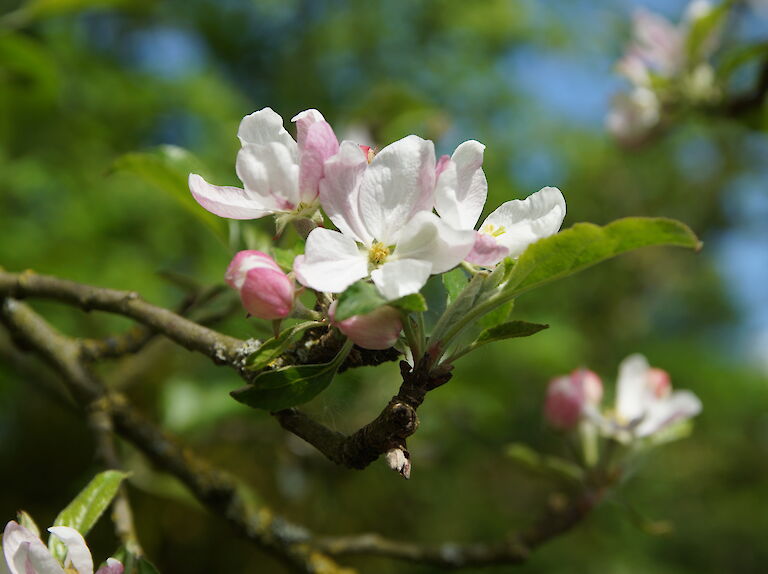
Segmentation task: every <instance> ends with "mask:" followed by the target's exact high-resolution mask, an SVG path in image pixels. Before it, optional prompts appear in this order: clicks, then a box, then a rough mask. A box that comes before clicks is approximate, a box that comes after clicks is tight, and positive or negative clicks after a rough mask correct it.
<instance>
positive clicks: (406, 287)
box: [371, 259, 432, 301]
mask: <svg viewBox="0 0 768 574" xmlns="http://www.w3.org/2000/svg"><path fill="white" fill-rule="evenodd" d="M431 271H432V266H431V265H430V264H429V263H428V262H426V261H419V260H416V259H398V260H397V261H387V262H386V263H385V264H384V265H382V266H381V267H379V268H378V269H374V270H373V271H371V279H373V282H374V284H375V285H376V287H378V288H379V292H380V293H381V294H382V295H383V296H384V298H385V299H386V300H387V301H394V300H395V299H399V298H400V297H405V296H406V295H410V294H411V293H418V292H419V290H420V289H421V288H422V287H424V284H425V283H426V282H427V279H429V274H430V272H431Z"/></svg>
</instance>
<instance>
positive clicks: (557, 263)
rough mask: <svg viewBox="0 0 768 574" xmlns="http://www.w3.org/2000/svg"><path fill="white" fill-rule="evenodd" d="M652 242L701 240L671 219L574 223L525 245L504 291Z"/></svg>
mask: <svg viewBox="0 0 768 574" xmlns="http://www.w3.org/2000/svg"><path fill="white" fill-rule="evenodd" d="M656 245H672V246H677V247H688V248H691V249H699V248H700V247H701V242H700V241H699V240H698V238H697V237H696V235H695V234H694V233H693V231H691V230H690V228H689V227H688V226H686V225H685V224H683V223H681V222H679V221H675V220H673V219H666V218H646V217H627V218H625V219H618V220H616V221H614V222H612V223H609V224H608V225H606V226H604V227H600V226H598V225H593V224H591V223H577V224H576V225H574V226H573V227H571V228H570V229H566V230H564V231H561V232H560V233H557V234H556V235H552V236H551V237H547V238H545V239H541V240H539V241H537V242H536V243H534V244H533V245H531V246H530V247H528V249H526V251H525V252H524V253H523V254H522V255H521V256H520V258H519V259H518V260H517V262H516V263H515V265H514V267H512V271H511V273H510V274H509V279H508V281H507V283H506V285H505V286H504V292H505V293H506V294H514V295H518V294H520V293H522V292H524V291H528V290H530V289H532V288H534V287H538V286H540V285H543V284H545V283H549V282H550V281H554V280H556V279H561V278H563V277H567V276H568V275H571V274H573V273H576V272H578V271H581V270H582V269H586V268H587V267H590V266H592V265H595V264H597V263H600V262H601V261H605V260H606V259H610V258H611V257H615V256H616V255H620V254H622V253H626V252H627V251H632V250H634V249H638V248H640V247H651V246H656Z"/></svg>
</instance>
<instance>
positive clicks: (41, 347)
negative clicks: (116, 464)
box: [0, 298, 337, 574]
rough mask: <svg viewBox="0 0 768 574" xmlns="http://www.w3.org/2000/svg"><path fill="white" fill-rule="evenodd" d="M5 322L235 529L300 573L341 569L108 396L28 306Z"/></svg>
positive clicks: (18, 307)
mask: <svg viewBox="0 0 768 574" xmlns="http://www.w3.org/2000/svg"><path fill="white" fill-rule="evenodd" d="M0 320H2V322H3V323H4V324H5V325H6V327H7V328H8V330H9V331H10V332H11V335H12V337H14V339H15V340H17V341H19V342H21V343H22V344H23V345H24V346H25V347H27V348H29V349H31V350H33V351H34V352H35V353H37V354H38V355H40V356H41V357H42V358H43V359H45V361H46V362H47V363H49V364H50V365H51V366H52V367H53V368H54V369H56V370H57V371H58V372H59V373H60V375H61V377H62V379H63V380H64V382H65V383H66V385H67V388H68V389H69V390H70V392H71V393H72V395H73V396H75V398H76V399H77V401H78V403H79V404H80V405H81V406H83V407H85V408H86V409H94V408H95V409H97V410H101V411H102V412H104V413H107V414H108V415H109V417H110V418H111V420H112V423H113V425H114V428H115V430H116V431H117V432H118V433H119V434H120V435H121V436H122V437H123V438H125V439H126V440H128V441H129V442H131V443H132V444H133V445H134V446H136V448H138V449H139V450H140V451H141V452H143V453H144V455H145V456H146V457H147V458H148V459H149V460H150V461H152V462H153V463H154V464H155V465H156V466H158V467H159V468H161V469H162V470H164V471H166V472H168V473H170V474H172V475H174V476H175V477H176V478H178V479H179V480H180V481H181V482H182V483H183V484H184V485H186V487H187V488H188V489H189V490H190V492H191V493H192V494H193V495H194V496H195V497H196V498H197V499H198V500H199V501H200V502H202V503H203V504H204V505H205V506H206V507H207V508H208V509H209V510H211V511H212V512H213V513H215V514H217V515H220V516H222V517H223V518H225V519H226V520H227V521H228V522H229V523H230V524H231V525H232V526H233V527H234V528H235V530H236V531H237V532H238V533H239V534H240V535H242V536H244V537H245V538H247V539H249V540H251V541H252V542H254V543H255V544H256V545H257V546H259V547H260V548H262V549H263V550H265V551H267V552H269V553H270V554H272V555H274V556H275V557H276V558H278V559H280V560H281V561H283V562H284V563H286V564H287V565H289V566H291V567H292V568H293V569H294V570H296V571H298V572H307V573H314V572H318V573H319V572H328V573H329V574H330V573H332V572H336V571H337V567H336V565H335V564H334V563H333V561H332V560H330V559H329V558H327V557H324V556H323V555H322V554H320V553H319V552H317V551H315V550H313V549H310V548H308V547H307V546H306V545H302V544H297V543H296V537H297V535H300V538H302V539H304V538H306V533H305V531H304V529H302V528H300V527H297V526H295V525H292V524H290V523H289V522H287V521H285V520H283V519H282V518H280V517H276V516H273V515H272V514H271V513H270V512H269V511H268V510H267V509H264V508H261V509H258V510H257V509H255V508H253V507H252V506H251V505H249V504H248V503H247V502H246V499H245V498H244V497H243V496H242V494H241V492H240V488H239V487H238V485H237V482H236V481H235V480H233V479H232V478H231V477H230V476H229V475H227V474H225V473H223V472H221V471H219V470H216V469H213V468H211V467H209V466H208V464H207V463H205V462H203V461H202V460H201V459H199V458H198V457H197V456H195V455H194V454H192V453H191V452H190V451H189V450H188V449H184V448H181V447H180V446H178V445H177V444H176V442H175V441H173V440H172V439H171V438H170V437H168V436H167V435H166V434H165V433H164V432H163V431H161V430H159V429H157V428H156V427H155V426H154V425H153V424H152V423H150V422H149V421H148V420H147V419H145V418H144V417H143V416H142V415H141V414H140V413H138V412H137V411H135V410H134V409H133V407H131V405H130V404H129V403H128V401H127V399H126V398H125V397H124V396H122V395H117V394H107V393H106V391H105V389H104V388H103V386H102V385H101V384H100V382H99V381H98V379H97V378H96V376H95V375H94V373H92V372H91V371H90V370H89V369H88V368H87V367H86V366H85V365H84V364H83V363H82V362H81V360H80V352H79V351H80V347H79V345H78V344H77V342H76V341H74V340H72V339H70V338H68V337H65V336H64V335H62V334H61V333H59V332H58V331H56V330H55V329H54V328H53V327H51V326H50V325H49V324H48V323H47V322H46V321H45V320H44V319H42V318H41V317H40V316H39V315H37V313H35V312H34V311H32V309H30V308H29V307H28V306H26V305H24V304H23V303H20V302H18V301H15V300H14V299H10V298H8V299H5V300H4V301H3V302H2V308H1V309H0Z"/></svg>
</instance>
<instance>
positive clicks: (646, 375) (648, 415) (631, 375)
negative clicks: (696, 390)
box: [594, 354, 701, 442]
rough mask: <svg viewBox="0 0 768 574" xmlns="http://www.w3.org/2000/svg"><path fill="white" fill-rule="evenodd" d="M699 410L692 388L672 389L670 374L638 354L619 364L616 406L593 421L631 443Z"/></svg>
mask: <svg viewBox="0 0 768 574" xmlns="http://www.w3.org/2000/svg"><path fill="white" fill-rule="evenodd" d="M699 412H701V401H700V400H699V398H698V397H697V396H696V395H694V394H693V393H692V392H691V391H674V392H673V391H672V386H671V384H670V380H669V375H668V374H667V373H666V372H665V371H663V370H661V369H657V368H652V367H651V366H650V365H649V364H648V361H647V360H646V358H645V357H643V356H642V355H639V354H635V355H631V356H629V357H627V358H626V359H624V360H623V361H622V362H621V364H620V365H619V376H618V381H617V392H616V406H615V409H614V410H613V411H611V412H608V413H605V414H599V413H596V414H595V416H594V421H595V423H596V424H597V426H598V427H599V428H600V431H601V432H602V434H604V435H606V436H609V437H612V438H615V439H616V440H619V441H621V442H630V441H631V440H632V439H634V438H644V437H649V436H651V435H653V434H656V433H658V432H660V431H662V430H664V429H665V428H668V427H669V426H671V425H673V424H675V423H678V422H681V421H683V420H685V419H689V418H691V417H694V416H696V415H697V414H699Z"/></svg>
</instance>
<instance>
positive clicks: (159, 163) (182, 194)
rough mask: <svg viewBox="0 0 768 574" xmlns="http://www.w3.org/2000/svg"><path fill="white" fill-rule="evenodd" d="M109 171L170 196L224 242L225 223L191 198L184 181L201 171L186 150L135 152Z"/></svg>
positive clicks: (227, 238) (165, 148)
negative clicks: (112, 170) (138, 180)
mask: <svg viewBox="0 0 768 574" xmlns="http://www.w3.org/2000/svg"><path fill="white" fill-rule="evenodd" d="M113 169H114V170H115V171H116V172H118V173H126V174H131V175H133V176H136V177H138V178H139V179H140V180H142V181H143V182H144V183H147V184H149V185H151V186H152V187H154V188H155V189H158V190H160V191H162V192H164V193H167V194H168V195H169V196H170V197H172V198H173V199H175V200H176V201H177V202H178V203H179V204H180V205H181V206H182V207H183V208H184V209H186V210H187V211H189V212H190V213H191V214H192V215H194V216H195V217H196V218H197V219H198V220H200V221H201V222H202V223H204V224H205V226H206V227H207V228H208V229H210V230H211V231H212V232H213V233H214V234H215V235H216V237H218V238H219V239H220V240H221V241H223V242H224V243H227V242H228V240H229V228H228V224H227V220H226V219H223V218H221V217H217V216H216V215H214V214H212V213H210V212H208V211H206V210H205V209H203V208H202V207H201V206H200V205H199V204H198V203H197V202H196V201H195V199H194V198H193V197H192V194H191V193H190V191H189V184H188V183H187V182H188V178H189V174H190V173H191V172H197V173H199V172H201V171H204V170H203V169H201V166H200V163H199V161H198V160H197V159H196V158H195V157H194V156H193V155H192V154H191V153H189V152H188V151H186V150H185V149H182V148H180V147H176V146H170V145H166V146H160V147H159V148H157V149H155V150H154V151H151V152H135V153H129V154H125V155H123V156H121V157H119V158H118V159H117V160H116V161H115V163H114V165H113Z"/></svg>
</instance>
